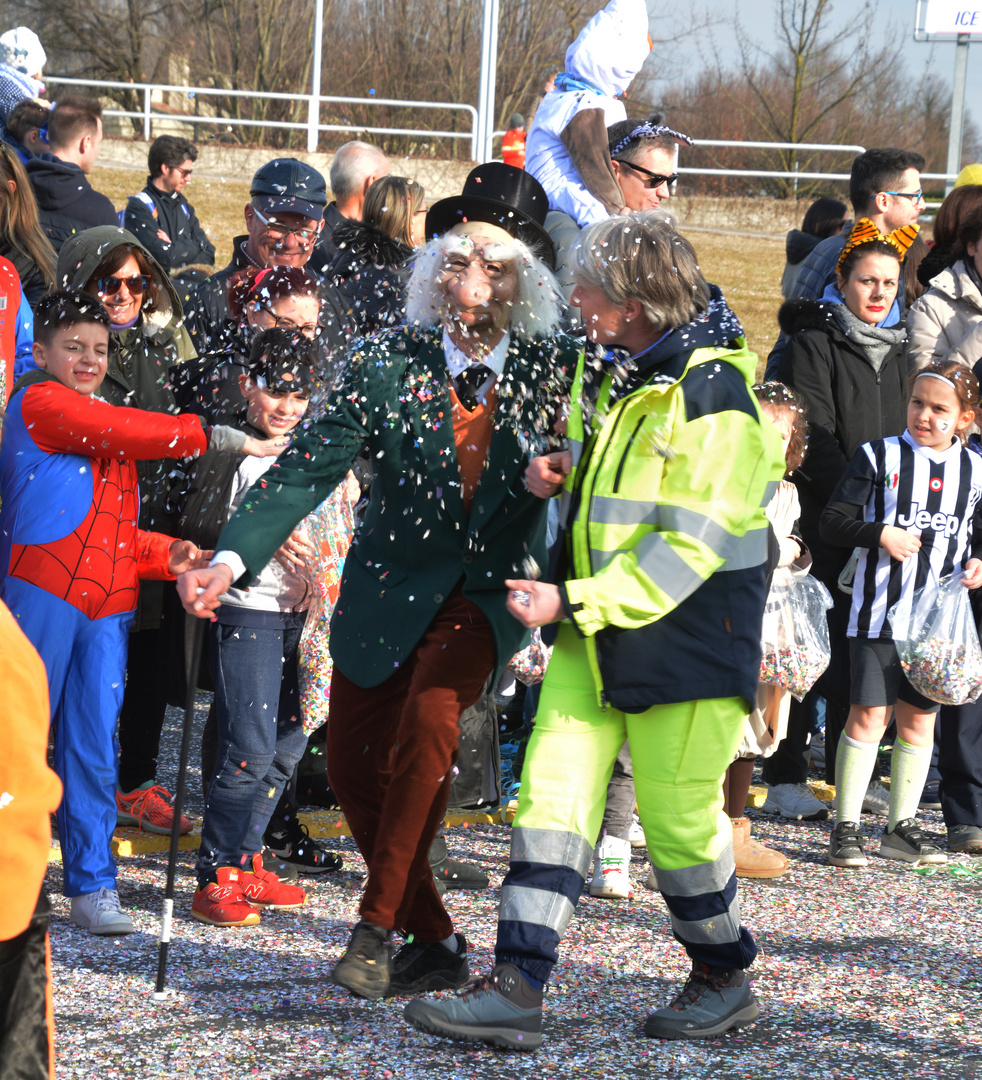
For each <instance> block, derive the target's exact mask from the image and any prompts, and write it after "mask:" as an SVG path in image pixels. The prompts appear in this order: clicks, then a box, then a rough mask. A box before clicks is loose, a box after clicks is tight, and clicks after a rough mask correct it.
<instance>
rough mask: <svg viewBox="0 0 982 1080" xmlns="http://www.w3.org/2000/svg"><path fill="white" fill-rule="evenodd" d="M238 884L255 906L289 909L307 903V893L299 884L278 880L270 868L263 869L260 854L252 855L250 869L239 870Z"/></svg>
mask: <svg viewBox="0 0 982 1080" xmlns="http://www.w3.org/2000/svg"><path fill="white" fill-rule="evenodd" d="M239 884H240V885H241V886H242V893H243V895H244V896H245V898H246V900H248V901H249V903H250V904H255V906H256V907H261V908H271V909H272V910H273V911H289V910H291V909H292V908H299V907H303V906H304V904H306V903H307V894H306V893H305V892H304V891H303V889H301V888H300V886H299V885H290V884H288V883H286V882H284V881H280V879H279V878H278V877H277V876H276V874H274V873H273V872H272V871H271V870H264V869H263V857H262V855H253V857H252V869H251V870H241V871H240V872H239Z"/></svg>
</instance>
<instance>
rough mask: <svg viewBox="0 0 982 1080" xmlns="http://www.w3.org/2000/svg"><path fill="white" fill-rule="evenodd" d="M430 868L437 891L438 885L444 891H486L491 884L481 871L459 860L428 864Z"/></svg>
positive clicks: (443, 860) (445, 860)
mask: <svg viewBox="0 0 982 1080" xmlns="http://www.w3.org/2000/svg"><path fill="white" fill-rule="evenodd" d="M430 868H431V869H432V871H433V877H434V878H436V882H437V888H438V889H439V887H440V885H443V887H444V888H445V889H486V888H487V887H488V886H489V885H490V884H491V882H490V880H489V879H488V875H487V874H485V873H484V871H483V870H478V868H477V867H476V866H472V865H471V863H465V862H461V861H460V860H459V859H442V860H441V861H440V862H438V863H430Z"/></svg>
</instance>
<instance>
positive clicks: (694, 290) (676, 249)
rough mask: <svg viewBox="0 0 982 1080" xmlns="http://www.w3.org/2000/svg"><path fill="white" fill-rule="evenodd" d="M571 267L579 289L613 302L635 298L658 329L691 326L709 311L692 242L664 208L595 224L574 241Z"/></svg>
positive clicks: (706, 292) (643, 211)
mask: <svg viewBox="0 0 982 1080" xmlns="http://www.w3.org/2000/svg"><path fill="white" fill-rule="evenodd" d="M569 267H570V271H571V272H572V274H573V278H574V280H575V281H576V283H577V284H578V285H583V286H585V287H587V288H598V289H600V290H601V291H602V292H603V294H604V296H605V297H606V298H607V299H608V300H609V301H610V302H611V303H612V304H618V305H619V304H623V303H624V302H625V301H626V300H630V299H634V300H638V301H640V303H641V306H642V308H643V309H644V313H645V316H646V317H647V319H648V321H649V322H650V323H651V325H652V326H653V327H654V328H655V329H656V330H669V329H674V328H675V327H678V326H684V325H685V324H686V323H689V322H692V320H693V319H694V318H695V317H696V316H697V315H701V314H702V313H703V312H704V311H706V310H707V308H708V307H709V286H708V285H707V284H706V279H705V278H704V277H703V276H702V271H700V269H699V261H698V259H697V258H696V253H695V251H694V250H693V249H692V245H691V244H690V243H689V241H688V240H686V238H685V237H684V236H682V235H680V234H679V233H678V232H676V231H675V225H674V223H673V221H672V219H671V218H670V217H669V216H668V214H666V213H665V212H664V211H661V210H636V211H634V212H633V213H630V214H626V215H623V216H618V217H612V218H607V219H606V220H605V221H598V222H597V224H596V225H591V226H590V227H589V228H588V229H584V230H583V232H581V233H580V235H579V236H578V237H577V238H576V240H574V241H573V243H572V245H571V246H570V249H569Z"/></svg>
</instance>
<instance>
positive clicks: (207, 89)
mask: <svg viewBox="0 0 982 1080" xmlns="http://www.w3.org/2000/svg"><path fill="white" fill-rule="evenodd" d="M45 82H48V83H52V84H57V85H59V86H84V87H89V88H92V89H98V90H104V91H111V90H126V91H128V92H130V93H132V92H134V91H139V92H140V93H142V96H143V108H142V109H141V110H140V111H139V112H135V111H133V110H129V109H106V110H105V112H104V114H103V115H104V116H117V117H122V118H124V119H127V120H142V122H143V137H144V138H145V139H147V140H148V141H149V140H150V139H151V138H152V137H153V124H154V121H155V120H156V121H163V120H167V121H179V122H182V123H186V124H202V125H209V126H222V127H228V128H232V127H252V128H280V129H286V130H291V131H305V132H307V150H308V152H310V153H313V152H314V151H315V150H316V149H317V139H318V136H319V134H320V133H321V132H323V131H351V132H355V133H364V134H369V135H418V136H425V137H427V138H433V139H467V140H468V141H469V142H470V144H471V146H470V153H471V159H472V160H477V153H478V145H477V109H475V108H474V106H473V105H466V104H462V103H460V102H452V101H413V100H404V99H400V98H376V97H364V98H352V97H334V96H332V95H325V94H318V95H317V96H314V95H312V94H267V93H257V92H256V91H254V90H224V89H221V88H217V87H213V86H173V85H170V84H166V83H129V82H110V81H106V80H101V79H68V78H62V77H61V76H50V77H49V76H45ZM155 93H174V94H182V95H184V96H185V97H190V98H198V97H202V98H208V97H212V98H245V99H249V98H260V99H262V100H264V101H290V102H298V103H302V104H305V105H306V106H307V109H308V119H307V120H306V121H298V120H253V119H251V118H247V117H240V116H201V115H196V114H191V113H175V112H171V111H166V112H164V111H159V110H155V109H154V106H153V95H154V94H155ZM324 104H339V105H392V106H396V107H398V108H407V107H408V108H412V109H447V110H450V111H452V112H453V111H456V112H463V113H465V114H467V115H468V116H469V117H470V121H471V127H470V130H469V131H437V130H433V129H429V128H395V127H381V126H379V127H372V126H369V127H366V126H365V125H363V124H322V123H321V122H320V108H321V106H322V105H324Z"/></svg>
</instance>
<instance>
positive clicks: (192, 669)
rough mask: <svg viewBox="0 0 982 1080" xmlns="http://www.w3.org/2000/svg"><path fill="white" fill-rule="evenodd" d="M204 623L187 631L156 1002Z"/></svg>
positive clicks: (163, 976) (162, 994)
mask: <svg viewBox="0 0 982 1080" xmlns="http://www.w3.org/2000/svg"><path fill="white" fill-rule="evenodd" d="M207 621H208V620H207V619H199V618H197V617H196V618H195V620H194V626H193V627H192V630H191V662H190V664H189V665H188V669H189V670H188V689H187V697H186V698H185V700H184V730H183V732H182V733H181V756H180V760H179V762H178V765H177V791H176V792H175V794H174V823H173V824H172V825H171V830H170V854H169V855H168V857H167V886H166V888H165V889H164V910H163V913H162V915H161V918H160V954H159V956H158V957H157V985H156V987H155V989H154V992H153V996H154V998H156V999H157V1000H158V1001H159V1000H161V999H163V998H166V997H167V991H166V990H165V989H164V983H165V982H166V980H167V946H168V945H169V944H170V928H171V919H172V918H173V915H174V875H175V873H176V870H177V850H178V844H179V842H180V839H181V813H182V811H183V810H184V789H185V787H186V785H187V771H188V752H189V751H190V749H191V726H192V724H193V722H194V692H195V690H196V689H197V686H198V668H199V667H200V666H201V647H202V644H203V642H204V630H205V623H206V622H207Z"/></svg>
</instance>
